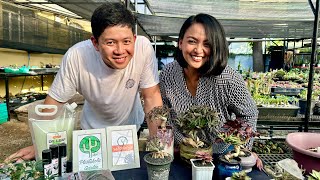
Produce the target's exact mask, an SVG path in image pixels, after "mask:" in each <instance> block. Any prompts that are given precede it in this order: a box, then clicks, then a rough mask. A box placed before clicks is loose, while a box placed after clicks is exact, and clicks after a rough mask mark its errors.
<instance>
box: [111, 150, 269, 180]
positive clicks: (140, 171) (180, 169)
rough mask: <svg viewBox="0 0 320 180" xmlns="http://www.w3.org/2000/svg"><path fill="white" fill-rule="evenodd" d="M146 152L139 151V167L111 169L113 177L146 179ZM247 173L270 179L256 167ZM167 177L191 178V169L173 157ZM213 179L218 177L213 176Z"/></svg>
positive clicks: (183, 179) (266, 179) (260, 179)
mask: <svg viewBox="0 0 320 180" xmlns="http://www.w3.org/2000/svg"><path fill="white" fill-rule="evenodd" d="M145 154H146V152H140V153H139V155H140V168H136V169H129V170H121V171H113V172H112V175H113V176H114V178H115V179H121V180H122V179H126V180H144V179H145V180H147V179H148V173H147V166H146V163H145V162H144V160H143V156H144V155H145ZM248 175H249V176H250V177H251V178H252V179H253V180H255V179H258V180H269V179H271V178H270V177H269V176H267V175H266V174H265V173H264V172H262V171H259V170H257V169H253V170H252V172H250V173H248ZM169 179H172V180H188V179H190V180H191V179H192V170H191V166H188V165H186V164H185V163H184V162H182V161H181V160H180V158H175V159H174V160H173V162H172V163H171V168H170V174H169ZM213 179H219V178H217V177H214V178H213Z"/></svg>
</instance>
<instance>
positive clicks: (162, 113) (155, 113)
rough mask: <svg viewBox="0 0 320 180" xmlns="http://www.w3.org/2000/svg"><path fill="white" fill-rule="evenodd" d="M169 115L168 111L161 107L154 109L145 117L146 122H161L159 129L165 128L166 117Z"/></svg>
mask: <svg viewBox="0 0 320 180" xmlns="http://www.w3.org/2000/svg"><path fill="white" fill-rule="evenodd" d="M169 113H170V109H169V108H167V107H163V106H157V107H154V108H153V109H152V110H151V111H150V112H149V113H148V114H147V115H146V119H147V121H156V120H161V125H160V126H161V128H162V129H165V128H166V122H167V120H168V116H169Z"/></svg>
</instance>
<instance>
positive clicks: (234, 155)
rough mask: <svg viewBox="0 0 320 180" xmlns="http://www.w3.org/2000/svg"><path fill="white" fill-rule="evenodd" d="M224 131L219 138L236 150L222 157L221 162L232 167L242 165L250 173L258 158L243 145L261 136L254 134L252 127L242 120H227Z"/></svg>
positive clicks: (223, 127)
mask: <svg viewBox="0 0 320 180" xmlns="http://www.w3.org/2000/svg"><path fill="white" fill-rule="evenodd" d="M222 129H223V130H222V132H221V133H219V134H218V137H219V138H220V140H222V141H223V142H225V143H227V144H230V145H232V146H233V148H234V150H233V151H229V152H227V153H226V154H225V155H223V156H220V157H219V158H220V161H221V162H222V163H226V164H230V165H237V164H240V165H241V167H242V168H243V169H244V170H245V171H246V172H250V171H251V170H252V166H254V165H255V163H256V158H255V157H254V156H253V155H252V153H251V152H250V151H249V150H248V149H245V148H244V147H243V145H244V144H246V143H247V142H248V141H249V140H250V139H251V138H253V137H255V136H259V134H258V133H256V132H253V131H252V127H251V126H250V125H249V124H248V123H247V122H246V121H244V120H241V119H235V120H227V122H226V123H225V124H224V125H223V126H222ZM239 170H240V169H239Z"/></svg>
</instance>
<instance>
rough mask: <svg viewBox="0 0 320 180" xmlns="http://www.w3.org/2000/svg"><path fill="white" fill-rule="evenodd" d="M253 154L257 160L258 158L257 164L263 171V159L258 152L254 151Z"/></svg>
mask: <svg viewBox="0 0 320 180" xmlns="http://www.w3.org/2000/svg"><path fill="white" fill-rule="evenodd" d="M252 155H253V156H254V157H255V158H256V159H257V160H256V165H257V168H258V169H259V170H260V171H261V170H262V169H263V163H262V161H261V159H260V158H259V156H258V155H257V154H256V153H254V152H252Z"/></svg>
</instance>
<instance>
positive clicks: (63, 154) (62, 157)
mask: <svg viewBox="0 0 320 180" xmlns="http://www.w3.org/2000/svg"><path fill="white" fill-rule="evenodd" d="M65 173H67V145H66V144H65V143H61V144H59V176H63V175H64V174H65Z"/></svg>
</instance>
